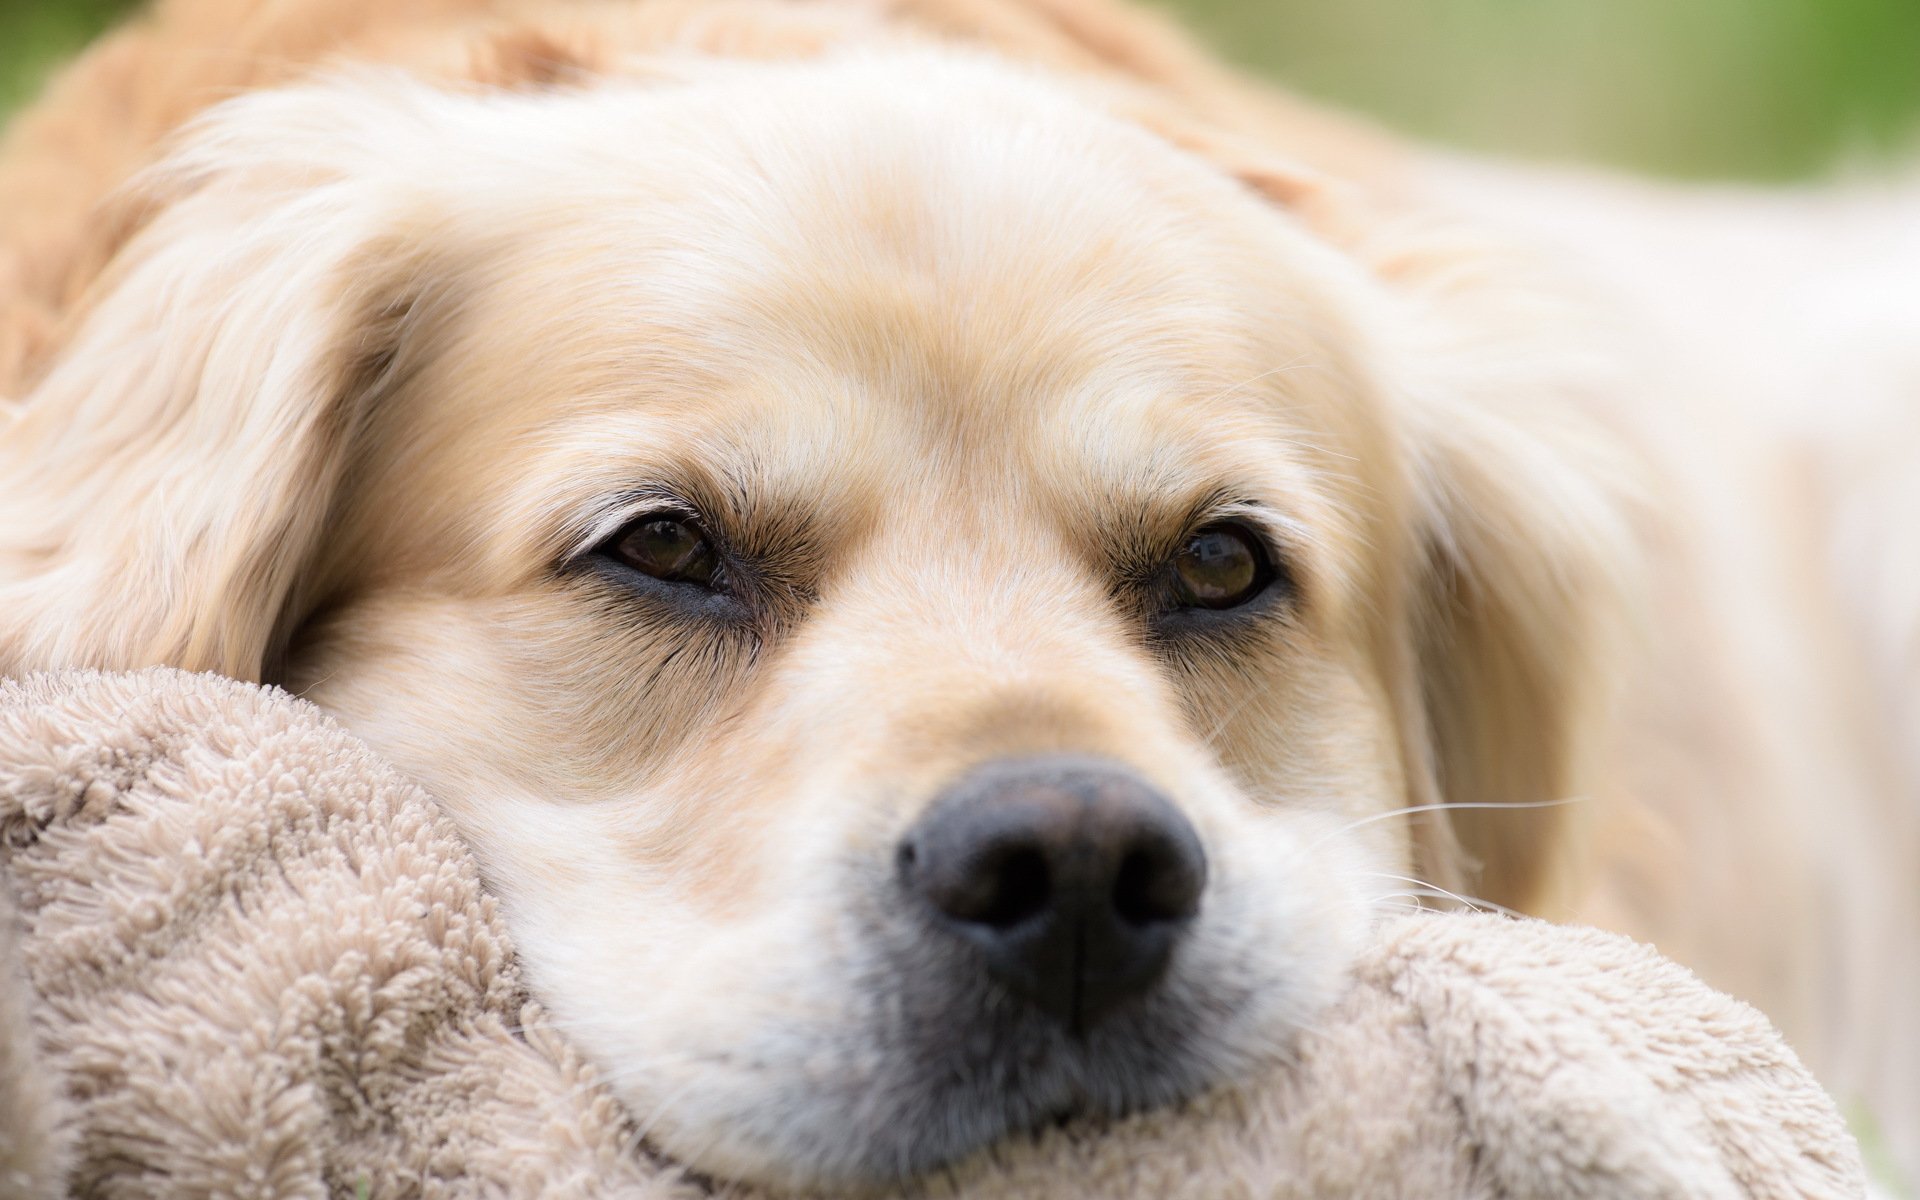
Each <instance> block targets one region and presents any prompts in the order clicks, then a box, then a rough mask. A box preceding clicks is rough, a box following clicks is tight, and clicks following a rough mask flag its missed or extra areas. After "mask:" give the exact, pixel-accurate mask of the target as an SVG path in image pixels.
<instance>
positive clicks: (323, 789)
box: [0, 670, 1861, 1200]
mask: <svg viewBox="0 0 1920 1200" xmlns="http://www.w3.org/2000/svg"><path fill="white" fill-rule="evenodd" d="M0 867H4V870H5V873H6V877H7V878H8V879H9V880H11V881H12V883H13V885H14V886H15V887H16V888H18V889H19V891H20V894H21V898H22V917H23V920H22V926H21V928H22V932H23V936H22V937H21V938H20V940H19V942H18V958H17V959H14V958H12V957H11V956H10V957H9V958H7V959H0V972H6V973H5V974H0V981H4V980H7V979H8V978H10V975H11V969H12V968H13V967H14V966H15V965H16V964H17V965H19V966H22V967H24V968H25V969H26V973H28V974H30V975H31V977H32V978H33V979H34V981H35V982H36V983H37V984H38V986H39V989H40V994H39V996H38V1000H37V1013H38V1016H39V1021H38V1022H37V1033H38V1035H39V1037H38V1046H37V1047H36V1048H35V1049H37V1052H38V1059H37V1061H33V1062H32V1065H31V1066H29V1067H27V1068H26V1070H25V1072H24V1073H23V1072H22V1071H21V1069H20V1063H21V1059H20V1058H18V1057H14V1056H11V1055H9V1054H6V1053H0V1097H26V1098H27V1101H28V1102H27V1103H23V1104H19V1105H14V1106H6V1107H0V1172H5V1171H6V1170H7V1169H8V1168H9V1167H10V1166H17V1165H20V1164H21V1163H23V1162H24V1163H26V1164H27V1165H28V1166H30V1167H34V1170H32V1171H30V1172H29V1173H28V1174H27V1175H26V1176H24V1177H20V1176H15V1177H9V1176H7V1175H5V1174H4V1173H0V1183H6V1184H8V1185H9V1190H8V1192H7V1195H8V1196H9V1197H16V1198H18V1200H42V1198H46V1200H52V1198H53V1197H58V1196H65V1195H68V1194H86V1195H139V1196H144V1197H152V1198H154V1200H168V1198H173V1197H180V1198H182V1200H185V1198H187V1197H200V1196H209V1195H223V1196H237V1197H240V1196H263V1197H264V1196H271V1197H275V1198H276V1200H280V1198H290V1197H320V1196H329V1195H332V1196H338V1195H349V1196H351V1195H357V1194H365V1195H369V1196H389V1197H391V1196H413V1195H434V1196H450V1197H451V1196H498V1195H509V1196H515V1197H534V1196H544V1197H555V1198H558V1197H576V1196H579V1197H585V1196H607V1197H623V1198H629V1200H692V1198H693V1197H697V1196H707V1195H718V1196H724V1197H731V1198H733V1200H750V1198H751V1200H774V1198H773V1197H771V1196H769V1194H767V1193H764V1192H760V1191H751V1190H748V1189H743V1188H738V1187H732V1186H729V1185H727V1184H725V1183H716V1182H712V1181H705V1180H701V1179H698V1178H694V1179H688V1178H685V1177H683V1176H682V1175H681V1173H680V1172H679V1171H678V1170H677V1169H676V1168H675V1167H674V1166H673V1164H671V1163H666V1162H662V1161H660V1160H659V1159H658V1158H656V1157H653V1156H650V1155H646V1154H640V1153H635V1152H634V1147H635V1140H634V1139H635V1137H636V1135H637V1134H638V1133H639V1132H642V1131H644V1129H645V1127H646V1123H647V1121H648V1119H649V1114H648V1113H646V1112H644V1111H639V1110H635V1111H634V1112H633V1113H632V1114H631V1117H629V1116H628V1115H627V1114H625V1113H623V1112H622V1110H621V1109H620V1108H619V1107H618V1106H617V1105H616V1104H615V1103H614V1102H613V1099H612V1097H611V1095H610V1094H609V1092H608V1090H607V1087H606V1084H607V1082H608V1081H609V1079H610V1078H611V1076H609V1075H608V1074H607V1073H605V1072H599V1071H596V1070H594V1069H593V1068H592V1067H590V1066H588V1065H587V1064H586V1063H584V1062H583V1061H582V1059H581V1056H580V1055H579V1054H578V1053H577V1051H576V1050H575V1048H574V1047H572V1046H571V1045H570V1044H569V1041H568V1039H567V1038H566V1036H564V1035H565V1033H566V1032H567V1031H566V1030H565V1028H564V1027H563V1026H561V1025H560V1023H559V1022H557V1021H556V1019H555V1018H554V1017H553V1015H552V1014H550V1013H549V1012H547V1011H546V1010H545V1009H544V1008H543V1007H542V1006H541V1005H539V1004H537V1003H528V1002H527V997H526V995H525V991H524V985H525V981H524V978H523V977H522V975H521V974H520V972H519V969H518V965H517V963H516V960H515V958H514V955H513V947H512V941H511V938H510V936H509V934H508V932H507V929H506V928H505V922H503V921H502V919H501V914H500V912H499V908H498V906H497V905H496V904H495V902H494V901H493V899H492V898H491V897H490V896H489V895H488V894H487V893H486V891H485V889H484V888H483V887H482V884H481V880H480V873H479V871H478V869H477V867H476V865H475V863H474V862H473V861H472V859H471V857H470V856H469V855H468V853H467V852H466V849H465V847H464V846H463V845H462V844H461V840H460V838H459V837H458V835H457V834H456V833H455V831H454V830H453V829H452V827H451V826H450V824H449V823H448V822H447V821H446V820H445V818H444V816H443V815H442V814H441V813H440V812H439V811H437V808H436V806H435V805H434V803H433V802H432V801H431V800H430V799H429V798H428V797H427V796H425V795H424V794H423V793H421V792H420V790H419V789H418V788H416V787H414V786H413V785H411V784H410V783H408V782H406V781H405V780H404V779H403V778H402V777H401V776H400V775H399V774H398V773H397V772H395V771H394V770H393V769H392V768H391V767H390V766H388V765H387V764H385V763H382V762H381V761H380V760H379V759H378V757H377V756H375V755H373V754H371V753H370V752H369V751H368V750H367V748H366V747H365V746H364V745H363V744H361V743H360V742H358V741H357V740H356V739H354V738H353V737H351V736H350V735H348V734H346V733H345V732H344V731H343V730H341V729H340V728H339V726H338V725H336V724H334V723H333V722H332V721H330V720H328V719H327V718H326V717H325V716H324V715H322V714H321V713H320V712H318V711H317V710H316V709H314V708H313V707H312V706H311V705H306V704H302V703H300V702H298V701H295V700H293V699H291V698H289V697H288V696H286V695H285V694H283V693H278V692H274V691H271V690H267V689H261V688H255V687H250V686H247V685H243V684H238V683H234V682H233V681H231V680H226V679H220V678H217V677H215V676H211V675H199V676H192V675H185V674H182V673H180V672H177V671H167V670H161V671H150V672H141V673H135V674H127V675H111V674H95V673H91V672H71V673H66V674H61V675H52V676H40V677H36V678H33V679H29V680H26V681H23V682H18V683H7V684H4V685H0ZM0 947H4V943H0ZM1353 974H1354V980H1353V984H1352V986H1351V988H1350V989H1349V990H1348V991H1347V992H1346V993H1345V994H1344V995H1343V996H1342V997H1341V998H1340V1000H1339V1001H1338V1002H1337V1003H1336V1004H1335V1005H1334V1006H1333V1007H1331V1008H1330V1009H1329V1010H1328V1011H1326V1012H1324V1013H1322V1014H1321V1015H1320V1016H1319V1018H1318V1019H1316V1021H1315V1027H1314V1029H1313V1031H1312V1033H1311V1034H1310V1035H1309V1036H1308V1037H1307V1038H1306V1039H1305V1040H1304V1041H1302V1043H1301V1044H1300V1045H1299V1047H1298V1048H1297V1051H1298V1052H1297V1055H1296V1056H1295V1057H1294V1059H1293V1060H1292V1061H1291V1062H1289V1063H1287V1064H1284V1065H1281V1066H1278V1067H1276V1068H1270V1069H1266V1070H1262V1071H1260V1072H1257V1073H1255V1074H1254V1075H1252V1076H1251V1077H1249V1078H1247V1079H1244V1080H1242V1081H1240V1082H1239V1083H1238V1084H1237V1085H1235V1086H1232V1087H1227V1088H1221V1089H1218V1090H1216V1091H1215V1092H1214V1093H1212V1094H1210V1095H1209V1096H1207V1097H1205V1098H1204V1099H1202V1100H1201V1101H1199V1102H1197V1103H1194V1104H1192V1105H1189V1106H1187V1107H1185V1108H1183V1109H1181V1110H1180V1111H1177V1112H1167V1111H1163V1112H1156V1113H1151V1114H1145V1115H1142V1116H1138V1117H1135V1118H1133V1119H1130V1120H1127V1121H1124V1122H1119V1123H1115V1124H1112V1125H1105V1124H1099V1123H1092V1122H1084V1121H1083V1122H1076V1123H1074V1124H1071V1125H1068V1126H1065V1127H1062V1128H1056V1129H1051V1130H1048V1131H1046V1132H1045V1133H1043V1134H1041V1135H1039V1136H1037V1137H1033V1138H1022V1139H1017V1140H1015V1141H1014V1142H1012V1143H1010V1144H1008V1145H1005V1146H1002V1147H999V1148H996V1149H995V1150H992V1151H989V1152H986V1153H983V1154H980V1155H976V1156H974V1157H972V1158H971V1159H969V1160H968V1161H966V1162H964V1163H961V1164H959V1165H958V1166H957V1167H956V1168H955V1169H953V1170H952V1171H948V1172H942V1173H941V1174H940V1176H939V1177H938V1178H936V1179H933V1180H930V1181H927V1185H926V1187H925V1188H923V1189H917V1190H910V1191H907V1192H906V1193H905V1194H909V1195H915V1196H928V1195H934V1196H945V1197H951V1198H953V1200H1041V1198H1045V1200H1078V1198H1080V1197H1086V1198H1088V1200H1092V1198H1095V1197H1100V1198H1107V1197H1117V1196H1140V1197H1149V1196H1150V1197H1156V1198H1158V1200H1202V1198H1205V1197H1219V1196H1235V1195H1258V1196H1264V1197H1271V1198H1273V1200H1309V1198H1311V1200H1332V1198H1335V1197H1342V1198H1347V1200H1392V1198H1397V1197H1405V1196H1420V1197H1423V1198H1425V1200H1481V1198H1485V1200H1492V1198H1494V1197H1502V1198H1506V1200H1521V1198H1533V1200H1628V1198H1643V1200H1666V1198H1668V1197H1675V1196H1686V1197H1689V1198H1692V1200H1720V1198H1727V1200H1732V1198H1734V1197H1752V1198H1757V1200H1773V1198H1779V1200H1789V1198H1791V1200H1828V1198H1833V1200H1839V1198H1843V1197H1855V1196H1859V1195H1860V1194H1861V1179H1860V1164H1859V1158H1858V1155H1857V1153H1856V1152H1855V1150H1854V1148H1853V1146H1852V1144H1851V1140H1850V1139H1849V1138H1848V1136H1847V1133H1846V1130H1845V1128H1844V1126H1843V1125H1842V1124H1841V1121H1840V1119H1839V1116H1838V1114H1837V1113H1836V1112H1835V1111H1834V1108H1833V1104H1832V1102H1831V1101H1830V1100H1829V1099H1828V1098H1827V1096H1826V1095H1825V1094H1824V1093H1823V1092H1822V1091H1821V1089H1820V1087H1819V1085H1818V1084H1816V1083H1815V1082H1814V1081H1813V1079H1812V1078H1811V1076H1809V1075H1808V1074H1807V1072H1806V1071H1805V1069H1804V1068H1803V1067H1801V1066H1800V1064H1799V1063H1798V1062H1797V1061H1796V1060H1795V1059H1794V1056H1793V1053H1792V1051H1791V1050H1789V1049H1788V1048H1787V1047H1786V1045H1785V1043H1784V1042H1783V1041H1782V1040H1781V1039H1780V1037H1779V1035H1778V1034H1777V1033H1776V1032H1775V1031H1774V1030H1773V1029H1772V1028H1771V1027H1770V1026H1769V1025H1768V1024H1767V1022H1766V1020H1765V1019H1764V1018H1763V1017H1761V1016H1760V1014H1759V1013H1757V1012H1755V1011H1754V1010H1753V1009H1751V1008H1749V1007H1747V1006H1745V1005H1743V1004H1740V1003H1738V1002H1736V1001H1733V1000H1730V999H1728V998H1727V997H1725V996H1722V995H1719V994H1717V993H1714V992H1712V991H1710V990H1708V989H1707V988H1705V987H1703V986H1701V984H1700V983H1699V982H1698V981H1697V980H1696V979H1694V978H1693V977H1692V976H1691V975H1689V974H1688V973H1687V972H1686V971H1684V970H1682V969H1681V968H1679V967H1677V966H1675V965H1674V964H1673V963H1671V962H1668V961H1666V960H1663V959H1661V958H1660V957H1659V956H1658V955H1656V954H1654V953H1653V952H1652V951H1650V950H1648V949H1647V948H1645V947H1643V946H1637V945H1634V944H1633V943H1631V942H1628V941H1627V940H1626V939H1624V938H1620V937H1617V936H1614V935H1610V934H1603V933H1600V932H1598V931H1595V930H1590V929H1576V928H1568V927H1561V926H1552V925H1547V924H1544V923H1541V922H1535V921H1527V922H1519V921H1509V920H1505V919H1503V918H1499V917H1493V916H1478V915H1467V914H1444V915H1442V914H1423V915H1404V914H1403V915H1399V916H1395V917H1393V918H1390V919H1388V920H1387V921H1386V922H1384V923H1383V925H1382V927H1381V928H1380V930H1379V931H1378V937H1377V938H1376V939H1375V940H1374V941H1373V943H1372V944H1371V945H1370V946H1369V947H1368V948H1367V950H1366V951H1365V952H1364V953H1363V954H1362V955H1361V956H1360V958H1359V959H1358V960H1357V961H1356V963H1355V964H1354V972H1353ZM9 994H10V993H9V992H7V991H0V1002H4V1001H5V999H6V997H7V996H8V995H9ZM27 1032H28V1030H27V1029H26V1027H25V1026H24V1023H23V1024H22V1025H11V1024H10V1025H8V1026H5V1027H3V1028H0V1033H4V1034H7V1035H10V1036H9V1037H8V1040H7V1041H6V1042H0V1047H8V1048H10V1047H12V1046H14V1045H16V1044H17V1043H18V1041H19V1040H21V1039H19V1038H18V1036H17V1035H20V1034H24V1033H27ZM56 1081H57V1082H58V1083H59V1084H62V1085H64V1087H65V1089H67V1090H68V1091H69V1092H70V1094H73V1095H75V1096H77V1097H80V1098H82V1101H83V1102H82V1103H80V1104H78V1105H75V1106H73V1107H72V1108H71V1109H68V1110H63V1109H60V1108H57V1107H54V1106H52V1105H51V1104H49V1103H48V1101H47V1098H46V1097H47V1093H48V1092H49V1091H52V1090H53V1088H52V1087H51V1086H50V1085H53V1084H55V1083H56ZM55 1116H58V1117H59V1118H60V1120H59V1122H58V1126H57V1127H58V1128H59V1129H60V1130H61V1131H62V1132H63V1133H64V1134H65V1135H66V1136H67V1138H68V1139H70V1141H71V1149H72V1155H71V1162H70V1163H67V1162H58V1163H57V1164H56V1169H49V1168H46V1167H38V1166H36V1165H35V1164H34V1163H33V1156H35V1155H38V1154H43V1152H44V1149H45V1147H46V1145H47V1139H46V1130H47V1128H48V1127H49V1126H50V1125H53V1122H52V1121H51V1120H50V1119H49V1118H51V1117H55ZM636 1124H637V1125H638V1127H639V1128H636ZM29 1139H31V1140H29ZM16 1147H18V1148H24V1149H25V1150H26V1151H27V1152H28V1154H27V1155H24V1156H22V1155H19V1154H18V1153H17V1152H13V1151H14V1148H16ZM58 1167H64V1168H65V1169H64V1170H60V1169H57V1168H58ZM68 1186H71V1188H72V1189H73V1191H72V1192H71V1193H70V1192H69V1191H68V1190H67V1187H68ZM809 1194H811V1193H809ZM887 1194H896V1193H894V1192H893V1191H892V1190H891V1189H889V1191H888V1193H887ZM787 1200H798V1197H797V1196H796V1195H794V1194H788V1197H787Z"/></svg>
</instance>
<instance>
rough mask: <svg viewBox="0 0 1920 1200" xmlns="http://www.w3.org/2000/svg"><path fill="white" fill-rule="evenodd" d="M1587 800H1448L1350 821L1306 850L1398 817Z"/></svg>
mask: <svg viewBox="0 0 1920 1200" xmlns="http://www.w3.org/2000/svg"><path fill="white" fill-rule="evenodd" d="M1587 799H1588V797H1586V796H1565V797H1562V798H1561V799H1558V800H1522V801H1517V802H1515V803H1512V804H1503V803H1495V802H1477V801H1464V802H1454V801H1448V800H1442V801H1440V802H1439V803H1437V804H1415V805H1411V806H1409V807H1406V808H1395V809H1390V810H1389V811H1387V812H1383V813H1374V814H1373V815H1371V816H1366V817H1361V818H1359V819H1358V820H1355V821H1349V822H1348V823H1346V824H1345V825H1342V826H1341V827H1340V828H1338V829H1335V830H1332V831H1331V832H1329V833H1327V834H1326V835H1324V836H1323V837H1320V838H1318V839H1316V840H1315V841H1314V842H1313V843H1312V844H1311V845H1309V846H1308V847H1307V848H1306V852H1307V853H1311V852H1312V851H1314V850H1316V849H1318V848H1319V847H1320V846H1323V845H1325V844H1326V843H1327V842H1329V841H1331V840H1333V839H1334V838H1337V837H1339V836H1341V835H1342V834H1347V833H1352V832H1353V831H1354V830H1356V829H1359V828H1362V827H1363V826H1367V825H1373V824H1376V823H1378V822H1380V821H1391V820H1393V819H1394V818H1396V817H1411V816H1416V815H1418V814H1420V813H1429V812H1447V811H1455V812H1458V811H1465V810H1468V809H1502V810H1513V811H1520V810H1525V809H1538V808H1561V807H1564V806H1565V805H1569V804H1579V803H1581V802H1583V801H1585V800H1587Z"/></svg>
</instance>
